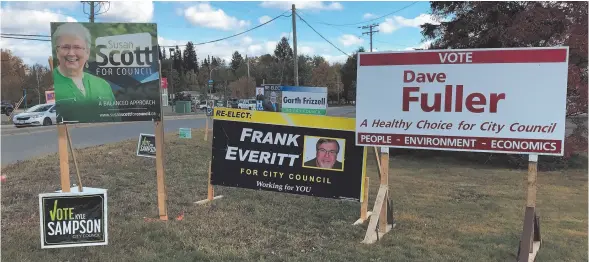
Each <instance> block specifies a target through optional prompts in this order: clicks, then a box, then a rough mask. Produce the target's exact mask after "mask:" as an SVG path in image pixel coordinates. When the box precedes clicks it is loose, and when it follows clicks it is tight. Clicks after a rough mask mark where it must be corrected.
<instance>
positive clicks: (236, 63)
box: [231, 51, 243, 72]
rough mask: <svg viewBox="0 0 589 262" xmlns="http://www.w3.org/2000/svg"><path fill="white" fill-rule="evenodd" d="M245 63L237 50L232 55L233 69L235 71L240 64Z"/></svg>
mask: <svg viewBox="0 0 589 262" xmlns="http://www.w3.org/2000/svg"><path fill="white" fill-rule="evenodd" d="M242 63H243V57H242V56H241V54H240V53H239V52H237V51H235V52H233V56H232V57H231V69H232V70H233V72H235V71H236V70H237V69H238V68H239V66H240V65H241V64H242Z"/></svg>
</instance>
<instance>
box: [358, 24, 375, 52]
mask: <svg viewBox="0 0 589 262" xmlns="http://www.w3.org/2000/svg"><path fill="white" fill-rule="evenodd" d="M377 26H378V24H371V25H365V26H361V27H358V28H361V29H370V30H369V31H368V32H362V35H370V52H372V35H373V34H374V33H376V32H378V30H372V28H374V27H377Z"/></svg>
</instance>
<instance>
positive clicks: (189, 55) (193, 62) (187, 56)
mask: <svg viewBox="0 0 589 262" xmlns="http://www.w3.org/2000/svg"><path fill="white" fill-rule="evenodd" d="M183 59H184V61H183V64H184V69H185V70H186V71H192V72H193V73H196V72H197V71H198V60H197V57H196V51H195V50H194V45H193V44H192V42H188V43H187V44H186V48H185V49H184V57H183Z"/></svg>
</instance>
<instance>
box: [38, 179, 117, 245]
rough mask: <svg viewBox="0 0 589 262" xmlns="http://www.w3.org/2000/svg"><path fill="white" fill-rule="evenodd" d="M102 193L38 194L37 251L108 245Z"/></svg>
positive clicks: (104, 191)
mask: <svg viewBox="0 0 589 262" xmlns="http://www.w3.org/2000/svg"><path fill="white" fill-rule="evenodd" d="M106 197H107V196H106V190H100V192H97V191H95V190H92V191H89V192H71V193H46V194H39V219H40V223H41V225H40V230H41V248H60V247H76V246H98V245H107V244H108V234H107V228H108V226H107V225H108V222H107V209H106Z"/></svg>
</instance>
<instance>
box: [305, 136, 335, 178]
mask: <svg viewBox="0 0 589 262" xmlns="http://www.w3.org/2000/svg"><path fill="white" fill-rule="evenodd" d="M311 138H313V137H310V136H306V137H305V149H304V150H305V153H306V154H311V152H312V149H307V147H311V146H315V148H314V149H315V150H314V151H315V158H313V159H311V160H309V161H306V162H304V163H303V167H310V168H319V169H330V170H337V171H343V168H344V167H343V163H342V162H340V161H338V155H339V153H340V151H341V150H340V149H341V148H342V147H341V146H340V141H338V140H343V139H332V138H324V137H321V138H319V139H318V140H317V143H315V144H314V145H313V144H311V142H307V141H308V140H310V139H311ZM344 141H345V140H344ZM344 143H345V142H344ZM344 145H345V144H344ZM339 158H340V159H342V158H343V157H339Z"/></svg>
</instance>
